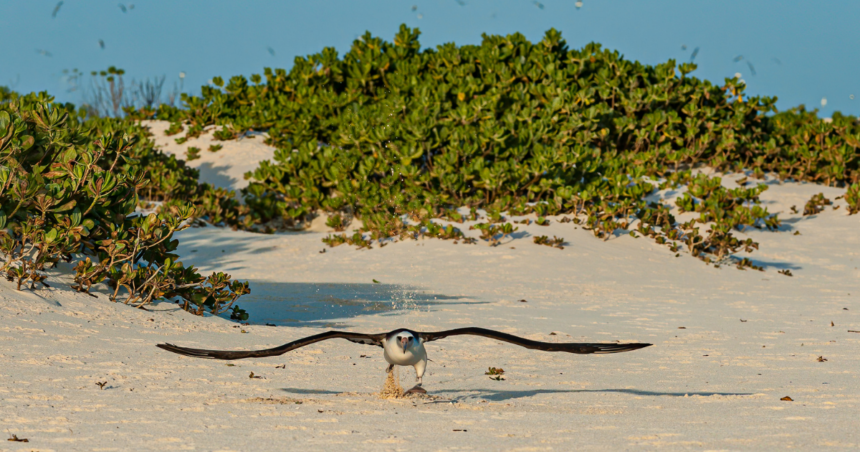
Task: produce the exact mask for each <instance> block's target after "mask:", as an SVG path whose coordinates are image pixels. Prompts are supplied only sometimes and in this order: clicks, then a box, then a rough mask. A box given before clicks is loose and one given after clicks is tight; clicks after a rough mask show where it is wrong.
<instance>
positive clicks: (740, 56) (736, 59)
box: [732, 55, 744, 63]
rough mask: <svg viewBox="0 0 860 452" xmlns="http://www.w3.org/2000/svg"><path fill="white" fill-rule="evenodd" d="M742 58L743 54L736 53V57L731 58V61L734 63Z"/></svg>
mask: <svg viewBox="0 0 860 452" xmlns="http://www.w3.org/2000/svg"><path fill="white" fill-rule="evenodd" d="M742 59H744V56H743V55H738V56H736V57H734V58H732V61H734V62H735V63H737V62H738V61H740V60H742Z"/></svg>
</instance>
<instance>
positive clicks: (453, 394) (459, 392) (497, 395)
mask: <svg viewBox="0 0 860 452" xmlns="http://www.w3.org/2000/svg"><path fill="white" fill-rule="evenodd" d="M281 391H284V392H286V393H289V394H301V395H338V394H343V393H344V391H327V390H324V389H301V388H281ZM589 392H597V393H609V392H616V393H621V394H630V395H635V396H645V397H685V396H701V397H711V396H715V395H716V396H751V395H753V393H749V392H660V391H644V390H640V389H615V388H609V389H533V390H528V391H500V390H497V389H443V390H439V391H433V390H432V389H430V390H429V394H430V395H435V396H442V397H444V398H445V399H444V400H436V401H433V402H430V403H451V402H459V401H464V400H468V399H482V400H489V401H492V402H501V401H505V400H511V399H522V398H525V397H534V396H537V395H541V394H577V393H589Z"/></svg>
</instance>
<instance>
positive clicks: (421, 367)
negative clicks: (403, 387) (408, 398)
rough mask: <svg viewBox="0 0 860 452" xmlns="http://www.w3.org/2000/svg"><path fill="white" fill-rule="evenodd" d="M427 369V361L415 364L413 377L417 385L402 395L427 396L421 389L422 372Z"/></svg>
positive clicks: (425, 391)
mask: <svg viewBox="0 0 860 452" xmlns="http://www.w3.org/2000/svg"><path fill="white" fill-rule="evenodd" d="M426 369H427V360H422V361H419V362H418V363H417V364H415V376H416V377H417V378H416V380H418V384H416V385H415V386H414V387H413V388H412V389H410V390H408V391H406V392H405V393H404V394H427V390H425V389H424V388H422V387H421V385H422V384H423V379H424V370H426Z"/></svg>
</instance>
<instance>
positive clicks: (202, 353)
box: [156, 344, 213, 358]
mask: <svg viewBox="0 0 860 452" xmlns="http://www.w3.org/2000/svg"><path fill="white" fill-rule="evenodd" d="M156 347H158V348H160V349H164V350H167V351H169V352H173V353H178V354H180V355H185V356H196V357H200V358H212V357H213V356H211V355H210V354H209V352H210V350H197V349H193V348H185V347H177V346H175V345H173V344H158V345H156Z"/></svg>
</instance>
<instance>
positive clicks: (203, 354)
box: [158, 331, 385, 359]
mask: <svg viewBox="0 0 860 452" xmlns="http://www.w3.org/2000/svg"><path fill="white" fill-rule="evenodd" d="M328 339H346V340H348V341H350V342H355V343H357V344H366V345H376V346H378V347H382V341H384V340H385V334H362V333H350V332H348V331H327V332H325V333H320V334H316V335H313V336H308V337H306V338H303V339H299V340H297V341H293V342H290V343H288V344H284V345H281V346H280V347H275V348H269V349H266V350H246V351H228V350H202V349H198V348H185V347H178V346H176V345H173V344H158V348H162V349H164V350H167V351H170V352H173V353H178V354H180V355H185V356H194V357H197V358H211V359H244V358H265V357H267V356H278V355H283V354H284V353H287V352H289V351H291V350H295V349H297V348H300V347H304V346H306V345H311V344H313V343H316V342H320V341H324V340H328Z"/></svg>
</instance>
